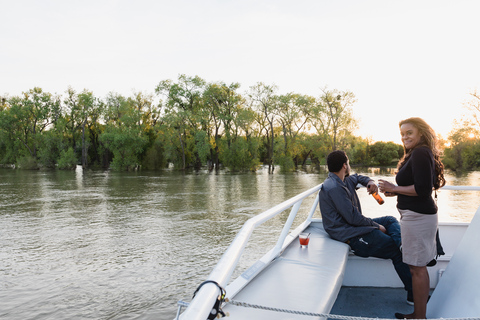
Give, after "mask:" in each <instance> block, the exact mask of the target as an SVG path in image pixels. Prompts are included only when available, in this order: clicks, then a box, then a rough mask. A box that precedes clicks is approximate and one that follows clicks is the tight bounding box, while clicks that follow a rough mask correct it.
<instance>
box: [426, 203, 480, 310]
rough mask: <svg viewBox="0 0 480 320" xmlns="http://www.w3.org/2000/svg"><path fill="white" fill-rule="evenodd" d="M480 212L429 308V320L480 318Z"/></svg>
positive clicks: (456, 252) (438, 286)
mask: <svg viewBox="0 0 480 320" xmlns="http://www.w3.org/2000/svg"><path fill="white" fill-rule="evenodd" d="M479 212H480V209H479V210H477V213H476V214H475V216H474V218H473V219H472V222H471V223H470V226H469V227H468V229H467V231H466V232H465V235H464V236H463V238H462V241H461V242H460V244H459V245H458V247H457V249H456V250H455V253H454V254H453V256H452V259H451V260H450V262H449V264H448V266H447V268H446V269H445V272H444V273H443V275H442V277H441V278H440V282H439V283H438V285H437V287H436V288H435V291H434V292H433V294H432V297H431V298H430V301H429V302H428V304H427V318H463V317H480V255H479V254H478V247H479V245H480V213H479Z"/></svg>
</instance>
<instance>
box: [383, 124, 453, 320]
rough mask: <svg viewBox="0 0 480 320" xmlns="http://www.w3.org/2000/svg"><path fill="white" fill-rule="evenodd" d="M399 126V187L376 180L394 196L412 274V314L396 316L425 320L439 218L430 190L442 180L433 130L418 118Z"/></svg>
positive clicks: (407, 262)
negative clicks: (401, 155)
mask: <svg viewBox="0 0 480 320" xmlns="http://www.w3.org/2000/svg"><path fill="white" fill-rule="evenodd" d="M399 126H400V133H401V135H402V142H403V147H404V151H405V154H404V156H403V158H402V159H400V161H399V163H398V167H397V175H396V177H395V180H396V182H397V184H398V185H394V184H392V183H390V182H387V181H384V180H379V188H380V191H381V192H383V193H385V195H386V196H397V209H398V211H399V212H400V224H401V233H402V255H403V262H405V263H406V264H408V265H409V267H410V272H411V274H412V285H413V299H414V311H413V313H412V314H401V313H396V314H395V317H396V318H397V319H404V318H406V319H425V318H426V312H427V301H428V296H429V293H430V278H429V275H428V271H427V264H428V263H429V262H430V261H432V260H433V259H434V258H435V255H436V252H437V250H436V240H435V236H436V232H437V227H438V217H437V205H436V202H435V200H434V199H433V197H432V190H433V189H435V192H436V190H437V189H439V188H441V187H443V186H444V185H445V178H444V176H443V164H442V162H441V161H440V151H439V150H438V146H437V137H436V135H435V132H434V131H433V129H432V128H431V127H430V126H429V125H428V124H427V123H426V122H425V121H424V120H423V119H421V118H409V119H406V120H403V121H401V122H400V124H399Z"/></svg>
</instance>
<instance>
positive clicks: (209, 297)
mask: <svg viewBox="0 0 480 320" xmlns="http://www.w3.org/2000/svg"><path fill="white" fill-rule="evenodd" d="M321 186H322V184H319V185H317V186H315V187H313V188H311V189H309V190H307V191H305V192H303V193H301V194H298V195H297V196H295V197H293V198H291V199H289V200H287V201H284V202H282V203H281V204H279V205H277V206H275V207H273V208H271V209H269V210H267V211H264V212H263V213H261V214H259V215H257V216H255V217H252V218H250V219H249V220H247V221H246V222H245V224H244V225H243V227H242V229H240V231H239V232H238V234H237V236H236V237H235V239H234V240H233V241H232V243H231V244H230V246H229V247H228V249H227V250H226V251H225V253H224V254H223V256H222V258H221V259H220V261H219V262H218V263H217V265H216V266H215V268H214V269H213V271H212V272H211V273H210V275H209V276H208V278H207V280H213V281H216V282H217V283H218V284H219V285H220V286H221V287H225V286H226V284H227V283H228V281H229V280H230V277H231V275H232V273H233V271H234V270H235V268H236V266H237V264H238V261H239V260H240V257H241V255H242V253H243V251H244V249H245V246H246V244H247V243H248V240H249V239H250V236H251V234H252V232H253V231H254V230H255V228H257V227H258V226H260V225H261V224H263V223H264V222H266V221H268V220H270V219H272V218H274V217H275V216H277V215H278V214H280V213H282V212H283V211H285V210H286V209H288V208H290V207H293V208H292V210H291V212H290V215H289V217H288V219H287V222H286V223H285V226H284V228H283V229H282V232H281V234H280V236H279V239H278V241H277V244H276V246H275V248H274V249H273V251H272V255H271V258H270V259H271V260H273V259H274V258H275V257H276V256H277V255H278V254H279V253H281V251H282V249H283V247H284V246H286V244H285V239H286V237H287V235H288V231H289V230H290V228H291V225H292V223H293V220H294V218H295V216H296V214H297V213H298V209H299V208H300V204H301V203H302V201H303V200H304V199H305V198H307V197H309V196H310V195H312V194H313V193H317V196H316V197H315V200H314V202H313V205H312V208H311V210H310V213H309V215H308V217H307V220H306V222H307V224H308V222H309V221H311V220H312V217H313V214H314V212H315V209H316V207H317V205H318V200H319V197H318V191H319V190H320V188H321ZM441 189H443V190H461V191H480V187H476V186H444V187H442V188H441ZM219 293H220V292H219V289H218V287H217V286H216V285H215V284H213V283H207V284H205V285H203V286H202V288H200V290H199V291H198V292H197V294H196V296H195V297H194V298H193V300H192V301H191V302H190V303H189V304H188V307H187V308H186V310H185V311H184V312H183V314H181V315H179V313H177V319H181V320H205V319H206V318H207V317H208V315H209V314H210V311H211V310H212V306H213V305H214V302H215V300H216V299H217V297H218V295H219Z"/></svg>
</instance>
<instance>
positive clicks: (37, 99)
mask: <svg viewBox="0 0 480 320" xmlns="http://www.w3.org/2000/svg"><path fill="white" fill-rule="evenodd" d="M4 105H5V106H6V107H4V110H3V111H2V119H1V126H2V129H3V130H5V131H6V132H8V137H9V139H11V140H12V142H13V141H16V142H19V143H18V144H16V143H15V142H13V143H12V144H11V147H14V148H20V149H17V150H15V151H14V152H15V156H14V157H13V158H14V159H15V161H19V160H20V159H21V158H22V157H27V158H29V160H26V161H22V162H23V163H30V164H31V163H35V162H36V161H37V160H38V155H37V152H38V148H39V146H40V144H41V135H42V133H43V132H44V131H45V130H47V128H49V126H50V125H52V124H54V122H55V121H56V120H57V119H58V117H59V115H60V100H59V99H58V98H57V97H54V96H52V94H50V93H48V92H43V90H42V89H41V88H37V87H36V88H33V89H31V90H29V91H28V92H24V93H23V96H22V97H12V98H10V99H8V101H6V102H5V104H4ZM12 151H13V150H12Z"/></svg>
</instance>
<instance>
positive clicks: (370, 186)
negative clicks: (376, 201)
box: [367, 180, 378, 194]
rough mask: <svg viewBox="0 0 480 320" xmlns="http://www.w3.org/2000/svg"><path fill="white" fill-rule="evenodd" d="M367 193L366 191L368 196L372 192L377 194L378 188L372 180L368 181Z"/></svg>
mask: <svg viewBox="0 0 480 320" xmlns="http://www.w3.org/2000/svg"><path fill="white" fill-rule="evenodd" d="M367 191H368V194H372V193H374V192H378V187H377V185H376V183H375V181H373V180H370V181H369V182H368V184H367Z"/></svg>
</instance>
